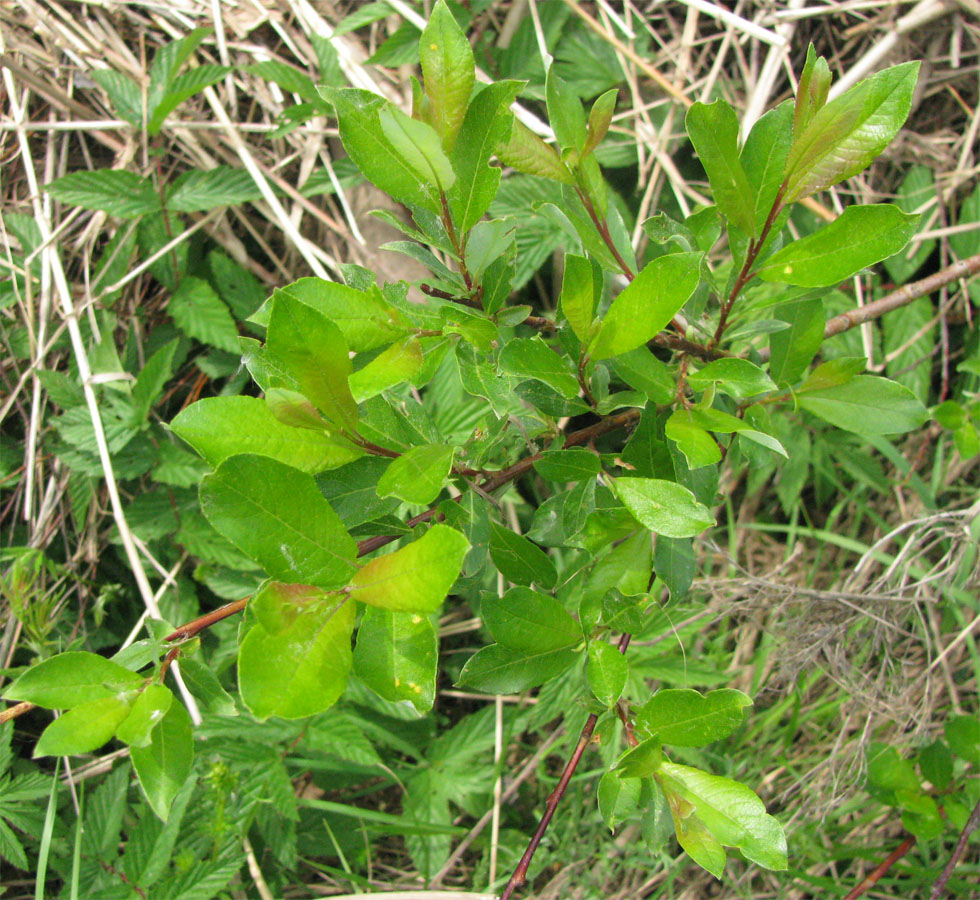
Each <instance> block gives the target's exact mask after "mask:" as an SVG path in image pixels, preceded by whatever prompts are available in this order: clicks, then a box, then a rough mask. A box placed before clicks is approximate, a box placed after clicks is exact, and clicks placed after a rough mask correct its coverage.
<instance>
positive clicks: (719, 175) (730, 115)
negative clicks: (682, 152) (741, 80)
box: [684, 100, 755, 237]
mask: <svg viewBox="0 0 980 900" xmlns="http://www.w3.org/2000/svg"><path fill="white" fill-rule="evenodd" d="M684 124H685V126H686V128H687V133H688V135H689V136H690V138H691V143H692V144H694V149H695V150H696V151H697V154H698V157H699V158H700V160H701V165H703V166H704V171H705V172H706V173H707V175H708V181H709V182H710V184H711V193H712V194H713V195H714V198H715V205H716V206H717V207H718V209H719V210H720V211H721V213H722V215H723V216H724V217H725V218H726V219H728V221H729V222H732V223H733V224H735V225H737V226H738V227H739V228H741V229H742V231H744V232H745V233H746V234H748V235H750V236H753V237H754V236H755V198H754V196H753V192H752V188H751V187H750V185H749V179H748V176H747V175H746V174H745V169H744V168H743V167H742V162H741V160H740V159H739V155H738V117H737V116H736V115H735V110H733V109H732V108H731V106H729V105H728V104H727V103H726V102H725V101H724V100H716V101H715V102H714V103H711V104H705V103H695V104H694V105H693V106H691V108H690V109H689V110H688V111H687V117H686V119H685V120H684Z"/></svg>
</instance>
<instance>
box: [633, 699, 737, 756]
mask: <svg viewBox="0 0 980 900" xmlns="http://www.w3.org/2000/svg"><path fill="white" fill-rule="evenodd" d="M751 705H752V699H751V697H748V696H747V695H746V694H743V693H742V692H741V691H736V690H732V689H728V688H726V689H722V690H718V691H711V692H710V693H708V694H707V695H704V694H700V693H698V691H694V690H690V689H678V690H674V689H667V690H661V691H657V693H656V694H654V695H653V697H651V698H650V699H649V700H648V701H647V702H646V703H644V704H643V705H642V706H639V707H637V708H636V719H635V723H636V728H637V730H638V731H640V732H642V733H643V734H647V735H649V736H650V737H658V738H659V739H660V741H661V743H664V744H674V745H676V746H679V747H703V746H704V745H705V744H710V743H712V742H713V741H720V740H721V739H722V738H725V737H728V735H730V734H731V733H732V732H734V731H735V729H737V728H738V727H739V726H740V725H741V724H742V717H743V712H742V711H743V709H744V708H745V707H746V706H751Z"/></svg>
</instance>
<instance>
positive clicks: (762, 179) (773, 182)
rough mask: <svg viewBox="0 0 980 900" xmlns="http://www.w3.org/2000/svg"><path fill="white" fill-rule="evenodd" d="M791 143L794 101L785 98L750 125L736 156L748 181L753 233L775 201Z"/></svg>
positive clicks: (762, 225)
mask: <svg viewBox="0 0 980 900" xmlns="http://www.w3.org/2000/svg"><path fill="white" fill-rule="evenodd" d="M792 143H793V102H792V101H791V100H787V101H786V102H785V103H781V104H780V105H779V106H777V107H776V108H775V109H771V110H769V112H767V113H766V114H765V115H764V116H762V117H761V118H760V119H759V121H758V122H756V123H755V125H753V126H752V130H751V131H750V132H749V136H748V138H746V140H745V146H744V147H742V152H741V154H740V156H739V159H740V160H741V162H742V167H743V168H744V169H745V175H746V177H747V178H748V180H749V188H750V189H751V194H752V204H753V206H754V209H755V212H754V217H755V233H756V234H759V233H760V232H761V231H762V229H763V227H764V226H765V224H766V219H767V218H768V217H769V213H770V211H771V210H772V205H773V203H775V202H776V195H777V194H778V193H779V187H780V185H781V184H782V182H783V172H784V170H785V169H786V157H787V156H789V150H790V146H791V145H792Z"/></svg>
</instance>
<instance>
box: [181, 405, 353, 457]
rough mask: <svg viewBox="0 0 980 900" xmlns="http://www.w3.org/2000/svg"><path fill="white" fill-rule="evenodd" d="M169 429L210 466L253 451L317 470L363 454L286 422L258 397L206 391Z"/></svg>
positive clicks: (326, 436) (258, 454)
mask: <svg viewBox="0 0 980 900" xmlns="http://www.w3.org/2000/svg"><path fill="white" fill-rule="evenodd" d="M170 427H171V429H172V430H173V431H174V432H175V433H176V434H177V435H178V436H180V437H181V438H183V439H184V440H185V441H187V443H188V444H190V445H191V446H192V447H193V448H194V449H195V450H196V451H197V452H198V453H200V454H201V456H203V457H204V458H205V459H206V460H207V461H208V462H209V463H210V464H211V465H212V466H218V465H220V464H221V463H222V462H224V461H225V460H226V459H227V458H228V457H229V456H237V455H239V454H242V453H253V454H256V455H257V456H267V457H269V458H271V459H276V460H278V461H279V462H281V463H285V464H286V465H288V466H292V467H293V468H294V469H299V470H300V471H302V472H308V473H310V474H315V473H316V472H322V471H323V470H325V469H332V468H335V467H336V466H341V465H343V464H344V463H348V462H350V461H351V460H354V459H357V458H358V457H359V456H361V455H363V452H362V451H361V450H358V449H357V448H356V447H354V446H353V445H351V444H348V443H347V442H346V441H343V440H338V439H334V438H332V437H331V436H330V435H328V434H326V433H325V432H317V431H311V430H310V429H309V428H294V427H292V426H289V425H284V424H283V423H282V422H280V421H279V420H278V419H277V418H276V417H275V416H274V415H273V414H272V412H271V410H270V409H269V407H268V406H267V405H266V404H265V403H264V402H263V401H262V400H259V399H258V398H257V397H207V398H205V399H204V400H198V401H197V403H194V404H192V405H190V406H188V407H187V408H186V409H184V410H182V411H181V412H180V414H179V415H178V416H177V418H176V419H174V420H173V422H171V423H170Z"/></svg>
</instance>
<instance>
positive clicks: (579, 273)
mask: <svg viewBox="0 0 980 900" xmlns="http://www.w3.org/2000/svg"><path fill="white" fill-rule="evenodd" d="M561 311H562V312H563V313H564V314H565V318H566V319H568V324H569V325H571V327H572V331H573V332H574V334H575V337H577V338H578V339H579V340H580V341H581V342H582V343H583V344H584V343H586V342H587V341H588V339H589V335H590V333H591V330H592V321H593V319H594V318H595V276H594V272H593V267H592V263H591V262H590V261H589V259H588V258H587V257H584V256H576V255H575V254H574V253H566V254H565V271H564V272H563V273H562V278H561Z"/></svg>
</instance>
